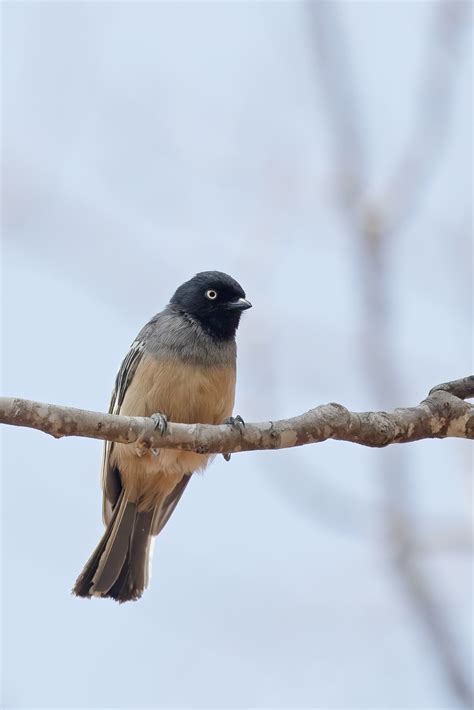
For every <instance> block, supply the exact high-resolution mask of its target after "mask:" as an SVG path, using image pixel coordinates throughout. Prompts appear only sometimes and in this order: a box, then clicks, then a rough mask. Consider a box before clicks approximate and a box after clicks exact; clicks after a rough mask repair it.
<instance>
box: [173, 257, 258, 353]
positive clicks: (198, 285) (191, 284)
mask: <svg viewBox="0 0 474 710" xmlns="http://www.w3.org/2000/svg"><path fill="white" fill-rule="evenodd" d="M170 303H171V305H172V306H173V307H174V308H176V309H177V310H179V311H181V312H182V313H186V314H187V315H188V316H190V317H191V318H193V319H194V320H196V321H198V322H199V323H200V325H201V326H202V327H203V328H204V330H206V331H207V332H208V333H209V334H210V335H212V336H213V337H214V338H217V339H218V340H232V339H233V338H234V336H235V333H236V330H237V328H238V326H239V321H240V316H241V315H242V311H245V310H246V309H247V308H251V307H252V304H251V303H250V302H249V301H247V300H246V298H245V292H244V290H243V288H242V286H240V284H238V283H237V281H235V280H234V279H233V278H231V277H230V276H228V275H227V274H224V273H222V271H201V273H199V274H196V276H194V277H193V278H192V279H190V281H186V283H184V284H183V285H182V286H180V287H179V288H178V289H177V291H176V293H175V294H174V296H173V298H172V299H171V301H170Z"/></svg>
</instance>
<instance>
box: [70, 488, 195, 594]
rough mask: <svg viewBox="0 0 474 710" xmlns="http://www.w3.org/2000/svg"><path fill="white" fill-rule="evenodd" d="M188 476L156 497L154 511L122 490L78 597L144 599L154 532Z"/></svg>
mask: <svg viewBox="0 0 474 710" xmlns="http://www.w3.org/2000/svg"><path fill="white" fill-rule="evenodd" d="M189 479H190V476H189V475H185V476H183V477H182V479H181V480H180V481H179V482H178V483H177V484H176V485H175V486H174V488H173V489H172V490H171V491H170V492H167V494H166V495H162V496H159V497H158V498H157V499H156V502H155V507H154V508H153V509H151V510H146V511H141V510H138V506H137V503H134V502H132V501H130V500H128V499H127V497H126V495H125V491H124V490H123V489H122V492H121V494H120V497H119V499H118V501H117V503H116V504H115V508H114V511H113V514H112V517H111V519H110V521H109V523H108V525H107V527H106V529H105V532H104V534H103V536H102V539H101V541H100V542H99V544H98V545H97V547H96V549H95V550H94V552H93V553H92V555H91V557H90V559H89V561H88V562H87V564H86V566H85V567H84V569H83V570H82V572H81V574H80V575H79V577H78V578H77V580H76V584H75V585H74V588H73V590H72V591H73V594H76V596H78V597H111V598H112V599H115V600H116V601H118V602H128V601H132V600H133V601H134V600H136V599H140V597H141V595H142V594H143V591H144V590H145V589H146V587H147V586H148V581H149V558H150V550H151V547H152V545H151V542H152V539H153V535H158V533H159V532H160V531H161V530H162V529H163V528H164V526H165V525H166V523H167V522H168V520H169V518H170V516H171V513H172V512H173V511H174V509H175V508H176V505H177V503H178V501H179V499H180V498H181V496H182V494H183V493H184V490H185V488H186V486H187V484H188V482H189Z"/></svg>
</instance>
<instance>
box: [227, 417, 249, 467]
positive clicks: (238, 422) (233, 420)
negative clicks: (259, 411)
mask: <svg viewBox="0 0 474 710" xmlns="http://www.w3.org/2000/svg"><path fill="white" fill-rule="evenodd" d="M224 424H229V426H231V427H233V428H234V429H238V430H239V431H240V432H241V431H242V429H243V428H244V426H245V422H244V420H243V419H242V417H241V416H240V414H237V416H236V417H227V419H225V420H224ZM222 456H223V457H224V461H230V457H231V456H232V454H222Z"/></svg>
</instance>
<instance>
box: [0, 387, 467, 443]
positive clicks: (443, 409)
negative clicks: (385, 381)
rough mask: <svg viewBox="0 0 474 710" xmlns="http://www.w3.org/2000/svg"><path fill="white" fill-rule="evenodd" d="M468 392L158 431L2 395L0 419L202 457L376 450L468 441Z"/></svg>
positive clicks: (442, 391)
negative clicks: (346, 445) (326, 444)
mask: <svg viewBox="0 0 474 710" xmlns="http://www.w3.org/2000/svg"><path fill="white" fill-rule="evenodd" d="M453 392H455V393H456V394H453ZM473 396H474V375H472V376H471V377H466V378H464V379H463V380H455V381H454V382H450V383H446V384H444V385H438V386H437V387H435V388H433V390H432V391H431V393H430V394H429V396H428V397H427V398H426V399H425V400H424V401H423V402H421V404H419V405H418V406H417V407H411V408H406V409H395V410H394V411H393V412H350V411H349V410H348V409H346V408H345V407H343V406H342V405H341V404H334V403H331V404H323V405H320V406H319V407H316V408H315V409H311V410H310V411H309V412H306V414H301V415H300V416H297V417H292V418H291V419H281V420H280V421H276V422H260V423H257V424H246V425H245V426H244V427H238V426H233V425H229V424H222V425H220V426H213V425H209V424H178V423H169V424H168V427H167V430H166V432H165V433H164V434H163V435H161V434H160V433H159V432H158V431H157V430H156V425H155V423H154V421H153V420H152V419H149V418H145V417H123V416H116V415H112V414H101V413H99V412H90V411H87V410H82V409H74V408H72V407H63V406H59V405H55V404H44V403H41V402H32V401H30V400H26V399H18V398H14V397H1V398H0V423H2V424H12V425H13V426H23V427H29V428H32V429H39V430H40V431H43V432H45V433H46V434H51V435H52V436H54V437H56V438H60V437H63V436H85V437H90V438H92V439H106V440H108V441H117V442H121V443H128V444H131V443H137V444H139V446H140V447H142V448H143V447H145V448H166V449H184V450H186V451H197V452H198V453H202V454H211V453H214V454H215V453H228V452H231V453H237V452H240V451H254V450H257V449H285V448H291V447H293V446H303V445H304V444H314V443H317V442H321V441H326V440H327V439H337V440H339V441H350V442H352V443H355V444H362V445H364V446H371V447H383V446H387V445H388V444H401V443H407V442H410V441H418V440H420V439H443V438H446V437H460V438H463V439H474V406H473V405H471V404H468V403H466V402H464V398H465V397H473Z"/></svg>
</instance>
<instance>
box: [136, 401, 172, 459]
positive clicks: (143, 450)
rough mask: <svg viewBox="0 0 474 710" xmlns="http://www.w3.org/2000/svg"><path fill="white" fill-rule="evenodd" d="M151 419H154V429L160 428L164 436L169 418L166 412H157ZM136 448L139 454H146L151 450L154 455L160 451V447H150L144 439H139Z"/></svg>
mask: <svg viewBox="0 0 474 710" xmlns="http://www.w3.org/2000/svg"><path fill="white" fill-rule="evenodd" d="M150 419H151V420H152V421H153V429H154V430H155V431H156V430H158V431H159V432H160V434H161V436H163V434H164V433H165V432H166V429H167V427H168V418H167V417H166V416H165V415H164V414H161V413H160V412H156V413H155V414H152V415H151V416H150ZM135 448H136V452H137V456H145V455H146V454H147V453H148V452H149V451H151V453H152V454H153V456H158V455H159V453H160V450H159V449H157V448H156V447H150V446H149V445H147V444H146V442H145V441H143V439H138V441H137V443H136V447H135Z"/></svg>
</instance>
